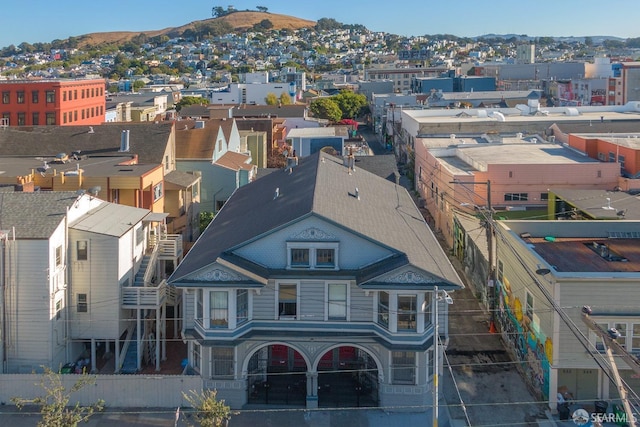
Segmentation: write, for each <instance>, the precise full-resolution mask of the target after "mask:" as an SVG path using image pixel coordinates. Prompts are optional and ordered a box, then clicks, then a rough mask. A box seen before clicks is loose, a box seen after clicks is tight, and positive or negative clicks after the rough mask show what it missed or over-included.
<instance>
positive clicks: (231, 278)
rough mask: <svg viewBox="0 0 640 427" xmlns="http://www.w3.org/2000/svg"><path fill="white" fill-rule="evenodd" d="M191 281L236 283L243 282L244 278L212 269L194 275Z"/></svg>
mask: <svg viewBox="0 0 640 427" xmlns="http://www.w3.org/2000/svg"><path fill="white" fill-rule="evenodd" d="M191 279H193V280H200V281H203V282H238V281H241V280H245V277H243V276H240V275H239V274H233V273H231V272H229V271H226V270H221V269H219V268H214V269H212V270H207V271H202V272H200V273H198V274H196V275H194V276H193V277H192V278H191Z"/></svg>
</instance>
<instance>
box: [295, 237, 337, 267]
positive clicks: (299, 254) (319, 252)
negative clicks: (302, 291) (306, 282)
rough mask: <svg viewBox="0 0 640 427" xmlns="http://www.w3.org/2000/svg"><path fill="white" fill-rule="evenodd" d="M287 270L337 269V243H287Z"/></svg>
mask: <svg viewBox="0 0 640 427" xmlns="http://www.w3.org/2000/svg"><path fill="white" fill-rule="evenodd" d="M287 252H288V257H287V268H288V269H298V268H308V269H312V270H322V269H326V270H337V269H338V243H337V242H288V243H287Z"/></svg>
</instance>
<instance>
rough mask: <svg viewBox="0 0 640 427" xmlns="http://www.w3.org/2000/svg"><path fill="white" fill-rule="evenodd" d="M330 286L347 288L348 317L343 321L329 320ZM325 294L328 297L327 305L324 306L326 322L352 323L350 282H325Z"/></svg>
mask: <svg viewBox="0 0 640 427" xmlns="http://www.w3.org/2000/svg"><path fill="white" fill-rule="evenodd" d="M329 285H345V286H346V287H347V301H346V304H347V307H346V314H347V317H346V319H345V320H342V319H329ZM324 294H325V295H326V296H327V299H326V304H325V305H324V320H325V321H329V320H330V321H334V322H344V321H347V322H350V321H351V310H350V308H351V286H350V283H349V282H325V284H324Z"/></svg>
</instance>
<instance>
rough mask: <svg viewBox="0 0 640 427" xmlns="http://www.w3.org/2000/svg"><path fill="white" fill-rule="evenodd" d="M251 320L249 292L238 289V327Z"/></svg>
mask: <svg viewBox="0 0 640 427" xmlns="http://www.w3.org/2000/svg"><path fill="white" fill-rule="evenodd" d="M247 320H249V291H247V290H246V289H238V290H237V291H236V325H241V324H243V323H244V322H246V321H247Z"/></svg>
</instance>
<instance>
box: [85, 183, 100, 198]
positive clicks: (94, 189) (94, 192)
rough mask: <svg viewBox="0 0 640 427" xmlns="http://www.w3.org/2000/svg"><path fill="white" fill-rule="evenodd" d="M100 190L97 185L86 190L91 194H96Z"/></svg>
mask: <svg viewBox="0 0 640 427" xmlns="http://www.w3.org/2000/svg"><path fill="white" fill-rule="evenodd" d="M101 190H102V187H100V186H99V185H96V186H95V187H91V188H90V189H88V190H87V192H88V193H89V194H91V195H92V196H97V195H98V193H99V192H100V191H101Z"/></svg>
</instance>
